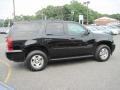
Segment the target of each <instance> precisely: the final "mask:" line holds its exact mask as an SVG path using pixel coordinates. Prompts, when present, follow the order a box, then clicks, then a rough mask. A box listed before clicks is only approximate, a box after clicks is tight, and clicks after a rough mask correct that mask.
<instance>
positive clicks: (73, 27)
mask: <svg viewBox="0 0 120 90" xmlns="http://www.w3.org/2000/svg"><path fill="white" fill-rule="evenodd" d="M84 32H85V30H84V28H83V27H82V26H80V25H79V24H74V23H68V34H69V35H80V34H81V33H84Z"/></svg>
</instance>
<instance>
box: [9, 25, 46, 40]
mask: <svg viewBox="0 0 120 90" xmlns="http://www.w3.org/2000/svg"><path fill="white" fill-rule="evenodd" d="M43 29H44V25H43V24H42V23H16V24H15V25H13V26H12V28H11V30H10V34H9V35H12V36H13V37H15V38H20V39H31V38H35V37H37V35H39V33H40V34H42V31H43Z"/></svg>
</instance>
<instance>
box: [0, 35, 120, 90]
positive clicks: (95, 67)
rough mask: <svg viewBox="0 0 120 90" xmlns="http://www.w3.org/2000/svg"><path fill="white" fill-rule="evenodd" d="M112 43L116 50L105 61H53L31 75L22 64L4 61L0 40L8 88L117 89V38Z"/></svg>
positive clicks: (119, 48)
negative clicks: (9, 72)
mask: <svg viewBox="0 0 120 90" xmlns="http://www.w3.org/2000/svg"><path fill="white" fill-rule="evenodd" d="M1 38H2V37H0V40H1ZM2 40H4V39H2ZM114 40H115V43H116V45H117V46H116V50H115V52H114V53H113V55H112V57H111V58H110V60H109V61H107V62H96V61H94V60H93V59H92V58H87V59H77V60H70V61H56V62H51V63H49V64H48V66H47V68H46V69H45V70H43V71H40V72H31V71H29V70H27V69H26V68H25V67H24V64H23V63H15V62H10V61H8V60H7V59H6V58H5V54H4V52H5V43H4V42H3V41H2V43H1V45H0V47H1V48H2V51H1V48H0V54H1V55H0V59H1V60H4V61H5V62H8V63H9V64H10V65H11V68H12V75H11V77H10V79H9V81H8V85H10V86H12V87H14V88H15V89H16V90H120V58H119V56H120V36H115V37H114ZM2 70H5V69H2Z"/></svg>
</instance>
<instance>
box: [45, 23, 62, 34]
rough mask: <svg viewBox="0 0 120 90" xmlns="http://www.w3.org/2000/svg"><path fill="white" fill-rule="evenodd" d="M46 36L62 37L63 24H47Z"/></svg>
mask: <svg viewBox="0 0 120 90" xmlns="http://www.w3.org/2000/svg"><path fill="white" fill-rule="evenodd" d="M46 34H50V35H63V34H64V30H63V23H47V27H46Z"/></svg>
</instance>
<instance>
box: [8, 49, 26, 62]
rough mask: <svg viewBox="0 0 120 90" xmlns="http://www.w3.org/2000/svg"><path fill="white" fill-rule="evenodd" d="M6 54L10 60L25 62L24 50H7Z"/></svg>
mask: <svg viewBox="0 0 120 90" xmlns="http://www.w3.org/2000/svg"><path fill="white" fill-rule="evenodd" d="M6 56H7V58H8V59H9V60H11V61H15V62H23V61H24V60H25V53H24V52H23V51H22V50H13V51H7V52H6Z"/></svg>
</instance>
